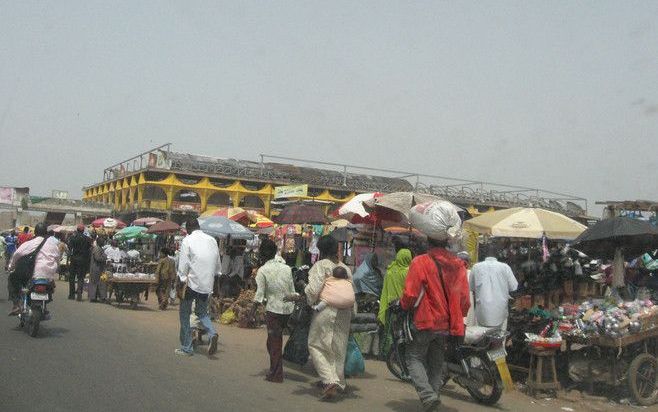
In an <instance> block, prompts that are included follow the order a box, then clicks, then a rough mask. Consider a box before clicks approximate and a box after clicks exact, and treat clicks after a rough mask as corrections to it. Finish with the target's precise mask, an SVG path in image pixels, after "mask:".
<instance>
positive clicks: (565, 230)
mask: <svg viewBox="0 0 658 412" xmlns="http://www.w3.org/2000/svg"><path fill="white" fill-rule="evenodd" d="M464 228H465V229H470V230H472V231H474V232H477V233H481V234H485V235H489V236H499V237H512V238H524V239H541V238H542V237H543V236H544V234H545V235H546V237H547V238H548V239H562V240H572V239H575V238H576V237H578V235H580V234H581V233H583V231H584V230H585V229H587V226H585V225H583V224H581V223H579V222H576V221H575V220H573V219H571V218H569V217H567V216H565V215H563V214H560V213H557V212H552V211H550V210H544V209H539V208H533V207H527V208H526V207H513V208H510V209H501V210H496V211H494V212H487V213H484V214H482V215H480V216H478V217H474V218H472V219H469V220H467V221H465V222H464Z"/></svg>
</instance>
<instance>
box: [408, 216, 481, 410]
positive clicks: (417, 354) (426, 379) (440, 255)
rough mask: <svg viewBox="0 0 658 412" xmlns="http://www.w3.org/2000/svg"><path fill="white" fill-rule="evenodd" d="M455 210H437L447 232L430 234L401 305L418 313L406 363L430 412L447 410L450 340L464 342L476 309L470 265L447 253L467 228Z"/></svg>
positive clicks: (413, 265)
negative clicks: (444, 392)
mask: <svg viewBox="0 0 658 412" xmlns="http://www.w3.org/2000/svg"><path fill="white" fill-rule="evenodd" d="M450 206H451V207H448V206H447V205H442V206H440V207H439V206H437V207H436V208H434V212H433V213H435V214H437V216H434V219H433V220H434V221H439V222H447V223H445V225H446V227H445V228H442V230H434V231H432V232H431V233H426V234H428V235H431V237H429V238H428V242H429V247H430V248H429V250H428V251H427V253H426V254H424V255H420V256H418V257H416V258H415V259H414V260H413V261H412V262H411V265H410V266H409V271H408V272H407V278H406V279H405V285H404V292H403V294H402V298H401V299H400V303H401V305H402V308H403V309H404V310H412V309H414V308H415V309H414V310H415V312H414V319H413V321H414V325H415V327H416V331H415V332H414V333H413V340H412V341H411V342H409V343H408V346H407V348H406V352H405V357H406V362H407V367H408V368H409V375H410V377H411V380H412V381H413V383H414V387H415V388H416V392H418V396H419V397H420V401H421V402H422V404H423V408H424V410H425V411H437V410H438V408H439V407H440V405H441V401H440V399H439V390H440V389H441V385H442V374H443V358H444V350H445V344H446V338H447V337H448V336H458V337H459V336H461V337H463V336H464V332H465V331H464V316H466V314H467V313H468V308H469V307H470V303H469V296H468V280H467V278H466V265H465V264H464V262H463V261H462V260H461V259H459V258H458V257H457V256H456V255H454V254H453V253H451V252H449V251H448V250H446V247H447V246H448V239H449V238H450V237H452V233H456V232H458V231H459V228H460V227H461V221H460V219H459V216H458V215H457V210H456V209H455V208H454V206H452V205H450ZM428 209H429V208H428ZM448 224H450V225H451V226H450V227H448V226H447V225H448Z"/></svg>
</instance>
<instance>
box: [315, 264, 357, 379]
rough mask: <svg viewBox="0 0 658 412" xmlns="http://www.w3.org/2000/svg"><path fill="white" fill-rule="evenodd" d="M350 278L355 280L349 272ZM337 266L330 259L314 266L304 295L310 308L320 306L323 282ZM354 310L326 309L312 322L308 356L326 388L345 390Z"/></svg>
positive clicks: (317, 313)
mask: <svg viewBox="0 0 658 412" xmlns="http://www.w3.org/2000/svg"><path fill="white" fill-rule="evenodd" d="M339 265H341V266H344V267H345V268H346V269H347V273H348V276H349V278H350V279H351V278H352V273H351V271H350V269H349V268H348V267H347V266H345V265H343V264H342V263H339ZM335 267H336V264H335V263H333V262H332V261H330V260H329V259H323V260H320V261H318V262H317V263H315V265H313V267H312V268H311V270H310V271H309V272H308V285H307V286H306V289H305V291H304V292H305V293H306V299H307V301H308V303H309V304H310V305H314V304H316V303H317V301H318V298H319V296H320V292H321V291H322V287H323V285H324V280H325V279H326V278H327V277H328V276H330V275H331V272H332V271H333V269H334V268H335ZM353 312H354V310H353V309H335V308H332V307H330V306H327V307H326V308H324V309H323V310H322V311H320V312H316V313H315V314H314V315H313V319H312V320H311V327H310V330H309V334H308V352H309V354H310V356H311V359H312V360H313V366H315V370H316V372H317V373H318V375H319V376H320V379H321V380H322V383H324V384H332V383H333V384H337V385H338V386H339V387H341V388H343V389H344V388H345V355H346V352H347V340H348V338H349V334H350V323H351V321H352V313H353Z"/></svg>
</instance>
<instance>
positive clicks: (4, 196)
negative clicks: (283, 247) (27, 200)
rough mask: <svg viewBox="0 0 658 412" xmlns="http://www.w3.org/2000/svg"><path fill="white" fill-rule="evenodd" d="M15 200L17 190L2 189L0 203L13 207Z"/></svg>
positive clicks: (0, 188)
mask: <svg viewBox="0 0 658 412" xmlns="http://www.w3.org/2000/svg"><path fill="white" fill-rule="evenodd" d="M15 199H16V190H15V189H14V188H13V187H0V203H2V204H5V205H12V204H14V200H15Z"/></svg>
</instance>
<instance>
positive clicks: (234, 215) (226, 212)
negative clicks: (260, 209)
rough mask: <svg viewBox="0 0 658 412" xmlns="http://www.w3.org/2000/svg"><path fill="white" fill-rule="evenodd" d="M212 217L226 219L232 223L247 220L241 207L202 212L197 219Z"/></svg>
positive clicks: (245, 213)
mask: <svg viewBox="0 0 658 412" xmlns="http://www.w3.org/2000/svg"><path fill="white" fill-rule="evenodd" d="M213 216H219V217H225V218H227V219H231V220H232V221H234V222H237V221H238V220H242V219H245V218H247V211H246V210H244V209H243V208H241V207H222V208H219V209H215V210H208V211H206V212H203V213H202V214H201V216H199V217H201V218H204V217H213Z"/></svg>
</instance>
